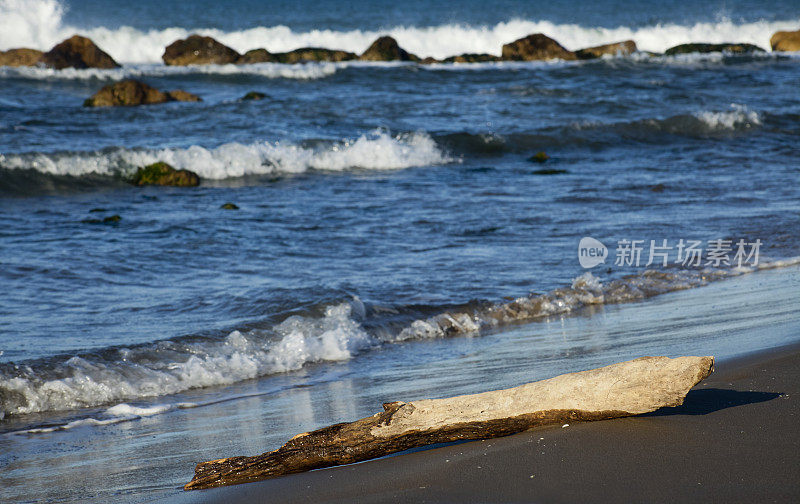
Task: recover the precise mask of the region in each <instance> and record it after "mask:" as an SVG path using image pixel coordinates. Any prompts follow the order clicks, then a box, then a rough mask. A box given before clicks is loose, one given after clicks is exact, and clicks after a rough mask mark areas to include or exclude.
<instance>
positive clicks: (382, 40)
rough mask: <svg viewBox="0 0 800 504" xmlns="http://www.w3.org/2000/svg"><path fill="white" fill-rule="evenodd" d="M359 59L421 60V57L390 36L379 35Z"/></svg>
mask: <svg viewBox="0 0 800 504" xmlns="http://www.w3.org/2000/svg"><path fill="white" fill-rule="evenodd" d="M358 59H360V60H361V61H416V62H418V61H420V59H419V57H417V56H415V55H414V54H411V53H410V52H408V51H406V50H405V49H403V48H402V47H400V45H399V44H398V43H397V41H396V40H395V39H393V38H392V37H389V36H383V37H379V38H378V39H377V40H375V42H373V43H372V45H371V46H369V48H367V50H366V51H364V54H362V55H361V56H359V58H358Z"/></svg>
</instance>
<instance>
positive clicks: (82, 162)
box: [0, 130, 453, 180]
mask: <svg viewBox="0 0 800 504" xmlns="http://www.w3.org/2000/svg"><path fill="white" fill-rule="evenodd" d="M315 143H316V145H315V146H310V145H308V144H307V143H303V144H292V143H288V142H275V143H269V142H258V143H253V144H247V145H245V144H240V143H235V142H234V143H228V144H224V145H221V146H219V147H216V148H213V149H209V148H205V147H201V146H199V145H194V146H191V147H188V148H184V149H177V148H175V149H173V148H164V149H123V148H113V149H105V150H102V151H96V152H79V153H69V152H68V153H53V154H46V153H30V154H9V155H2V154H0V167H2V168H6V169H12V170H13V169H34V170H36V171H39V172H42V173H47V174H50V175H71V176H83V175H89V174H99V175H122V176H125V175H129V174H130V173H132V172H133V171H135V170H136V168H137V167H140V166H145V165H148V164H151V163H155V162H156V161H164V162H166V163H169V164H170V165H172V166H174V167H175V168H178V169H187V170H191V171H193V172H195V173H197V174H198V175H199V176H200V177H202V178H205V179H215V180H221V179H226V178H231V177H242V176H246V175H264V174H272V173H302V172H305V171H308V170H329V171H343V170H348V169H366V170H396V169H401V168H410V167H414V166H428V165H437V164H444V163H448V162H451V161H453V159H452V158H450V157H449V156H448V155H446V154H445V153H444V152H443V151H442V150H441V149H440V148H439V146H438V145H437V144H436V142H435V141H434V140H433V139H432V138H431V137H430V136H429V135H428V134H427V133H422V132H418V133H402V134H398V135H395V136H392V135H390V134H389V133H387V132H385V131H380V130H376V131H373V132H371V133H369V134H364V135H361V136H360V137H358V138H356V139H344V140H341V141H337V142H331V141H319V142H315Z"/></svg>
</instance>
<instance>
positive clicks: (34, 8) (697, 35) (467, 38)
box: [0, 0, 800, 63]
mask: <svg viewBox="0 0 800 504" xmlns="http://www.w3.org/2000/svg"><path fill="white" fill-rule="evenodd" d="M63 15H64V7H63V5H62V4H61V3H59V2H58V1H57V0H0V50H5V49H9V48H12V47H32V48H35V49H41V50H47V49H49V48H50V47H52V46H53V45H55V44H56V43H58V42H59V41H61V40H63V39H65V38H67V37H69V36H71V35H73V34H75V33H77V32H80V33H82V34H84V35H86V36H88V37H90V38H92V39H93V40H94V41H95V42H96V43H97V44H98V45H99V46H100V47H101V48H103V49H104V50H105V51H106V52H108V53H109V54H111V56H113V57H114V58H115V59H116V60H117V61H119V62H122V63H156V62H160V61H161V55H162V54H163V52H164V47H166V46H167V45H169V44H170V43H172V42H173V41H175V40H176V39H179V38H185V37H186V36H187V35H189V34H191V33H200V34H203V35H209V36H212V37H214V38H216V39H218V40H220V41H221V42H223V43H225V44H227V45H229V46H230V47H233V48H234V49H236V50H237V51H239V52H244V51H247V50H249V49H254V48H258V47H265V48H267V49H268V50H270V51H273V52H280V51H289V50H292V49H296V48H299V47H304V46H305V47H307V46H322V47H328V48H331V49H343V50H347V51H352V52H356V53H360V52H362V51H364V50H365V49H366V48H367V47H368V46H369V44H370V43H372V41H374V40H375V39H376V38H377V37H378V36H380V35H384V34H389V35H392V36H393V37H395V38H396V39H397V40H398V42H399V43H400V44H401V45H402V46H403V47H405V48H406V49H407V50H409V51H411V52H413V53H416V54H418V55H420V56H423V57H424V56H433V57H436V58H444V57H447V56H451V55H454V54H461V53H466V52H471V53H490V54H496V55H499V54H500V50H501V47H502V45H503V44H505V43H508V42H510V41H513V40H516V39H518V38H520V37H524V36H525V35H528V34H530V33H537V32H541V33H545V34H547V35H549V36H551V37H553V38H555V39H556V40H558V41H559V42H561V44H562V45H564V46H565V47H567V48H568V49H572V50H576V49H580V48H583V47H589V46H594V45H599V44H606V43H610V42H616V41H619V40H626V39H632V40H634V41H635V42H636V43H637V45H638V46H639V48H640V49H642V50H646V51H657V52H663V51H664V50H665V49H667V48H669V47H672V46H674V45H678V44H683V43H688V42H712V43H723V42H745V43H751V44H756V45H758V46H761V47H763V48H769V38H770V36H771V35H772V34H773V33H774V32H776V31H778V30H790V29H792V30H793V29H796V27H797V25H798V24H799V23H800V19H798V18H796V17H795V18H794V19H786V20H785V21H755V22H748V23H736V22H733V21H731V20H728V19H723V20H720V21H717V22H703V23H695V24H692V25H678V24H672V23H669V24H654V25H650V26H643V27H635V28H634V27H626V26H618V27H613V28H607V27H590V26H581V25H577V24H556V23H552V22H550V21H545V20H528V19H511V20H509V21H506V22H501V23H497V24H495V25H493V26H471V25H464V24H444V25H438V26H427V27H416V26H395V27H391V28H387V29H385V30H380V31H375V30H349V31H336V30H319V29H318V30H310V31H305V32H298V31H294V30H292V29H291V28H289V27H287V26H282V25H279V26H270V27H257V28H251V29H247V30H240V31H231V32H225V31H221V30H216V29H203V28H202V27H186V28H184V27H173V28H167V29H164V30H147V31H143V30H139V29H135V28H132V27H129V26H123V27H120V28H113V29H112V28H106V27H102V26H101V27H95V28H90V29H78V28H76V27H73V26H69V25H65V24H64V21H63Z"/></svg>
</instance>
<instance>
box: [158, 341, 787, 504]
mask: <svg viewBox="0 0 800 504" xmlns="http://www.w3.org/2000/svg"><path fill="white" fill-rule="evenodd" d="M716 367H717V369H716V371H715V373H714V374H713V375H711V376H710V377H709V378H707V379H706V380H705V381H703V382H702V383H701V384H699V385H698V386H697V387H695V388H694V389H692V391H691V392H689V395H688V396H687V398H686V401H685V402H684V405H683V406H681V407H678V408H663V409H661V410H658V411H656V412H653V413H650V414H646V415H641V416H636V417H627V418H620V419H614V420H604V421H599V422H587V423H579V424H573V425H570V426H569V427H565V428H562V427H559V426H556V427H544V428H538V429H533V430H530V431H527V432H524V433H520V434H515V435H512V436H508V437H503V438H496V439H490V440H484V441H472V442H466V443H458V444H451V445H447V446H443V447H438V448H431V449H423V450H420V451H414V452H407V453H404V454H398V455H395V456H391V457H386V458H382V459H377V460H373V461H368V462H362V463H359V464H353V465H347V466H340V467H334V468H329V469H322V470H316V471H311V472H308V473H301V474H295V475H290V476H285V477H281V478H275V479H271V480H265V481H260V482H255V483H248V484H244V485H236V486H231V487H223V488H217V489H211V490H201V491H192V492H186V493H183V494H181V495H177V496H172V497H171V498H170V499H169V500H170V502H184V503H205V502H221V501H225V502H267V501H269V502H304V501H307V500H313V501H315V502H352V501H355V500H358V501H359V502H399V501H407V502H411V501H414V502H520V501H525V502H576V501H589V502H592V501H599V500H602V501H606V502H608V501H614V502H631V501H634V502H637V501H638V502H674V501H676V500H679V501H687V500H692V501H699V500H705V499H709V500H711V501H721V500H725V501H729V502H746V501H750V502H754V501H755V502H766V501H774V502H795V501H796V500H797V499H800V481H798V480H797V478H796V475H797V471H798V469H800V436H798V433H799V432H800V427H798V424H797V417H798V413H800V399H799V398H800V342H796V343H792V344H789V345H785V346H781V347H777V348H773V349H768V350H761V351H757V352H755V353H752V354H747V355H744V356H739V357H733V358H729V359H723V360H721V361H718V363H717V366H716ZM164 502H166V501H164Z"/></svg>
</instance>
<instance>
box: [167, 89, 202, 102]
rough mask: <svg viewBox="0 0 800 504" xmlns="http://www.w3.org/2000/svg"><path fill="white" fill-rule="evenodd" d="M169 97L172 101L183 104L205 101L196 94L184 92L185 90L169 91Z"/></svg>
mask: <svg viewBox="0 0 800 504" xmlns="http://www.w3.org/2000/svg"><path fill="white" fill-rule="evenodd" d="M167 97H168V98H169V100H170V101H182V102H199V101H203V100H202V99H201V98H200V97H199V96H197V95H196V94H192V93H189V92H188V91H184V90H183V89H174V90H172V91H167Z"/></svg>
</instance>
